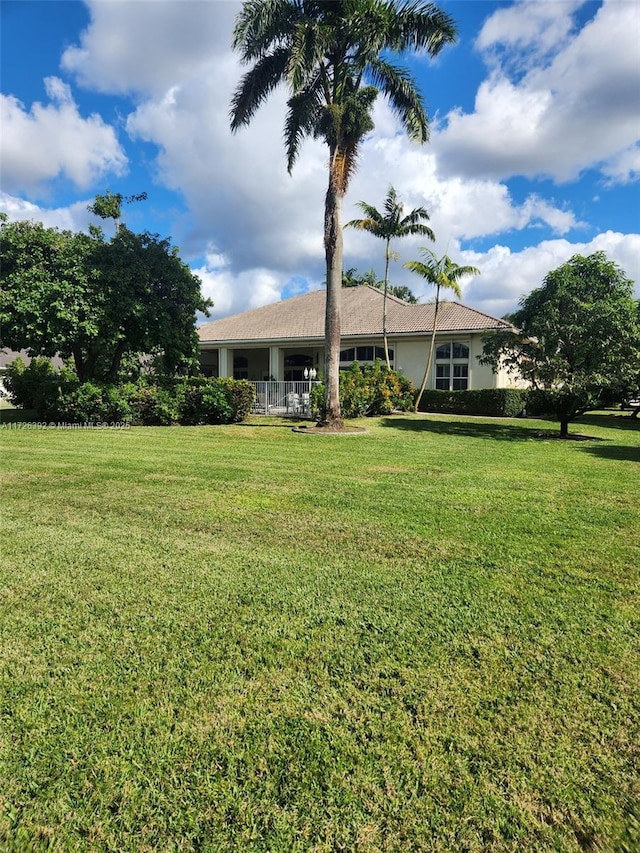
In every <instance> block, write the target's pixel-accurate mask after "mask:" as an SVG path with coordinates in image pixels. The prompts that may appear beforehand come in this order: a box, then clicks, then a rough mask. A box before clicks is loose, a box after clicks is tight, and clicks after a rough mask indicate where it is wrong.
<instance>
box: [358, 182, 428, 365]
mask: <svg viewBox="0 0 640 853" xmlns="http://www.w3.org/2000/svg"><path fill="white" fill-rule="evenodd" d="M358 207H359V208H360V210H361V211H362V212H363V213H364V219H352V220H351V221H350V222H347V225H346V227H347V228H349V227H351V228H357V229H359V230H360V231H368V232H369V234H373V236H374V237H379V238H380V239H381V240H384V242H385V252H384V258H385V264H384V295H383V297H382V339H383V341H384V357H385V359H386V362H387V367H388V368H391V363H390V361H389V342H388V340H387V293H388V292H389V262H390V260H391V258H394V259H395V258H397V255H396V253H395V252H392V251H391V241H392V240H394V239H399V238H400V237H408V236H409V235H410V234H421V235H422V236H424V237H428V238H429V239H430V240H435V236H434V234H433V231H432V230H431V228H429V226H428V225H424V224H423V223H422V222H421V220H426V219H429V214H428V213H427V210H426V208H424V207H416V208H414V209H413V210H412V211H411V213H408V214H407V215H406V216H403V215H402V214H403V213H404V205H403V203H402V202H401V201H399V200H398V196H397V194H396V191H395V189H394V188H393V187H392V186H390V187H389V191H388V192H387V197H386V198H385V200H384V212H383V213H381V212H380V211H379V210H378V209H377V208H375V207H373V206H372V205H370V204H367V203H366V201H359V202H358Z"/></svg>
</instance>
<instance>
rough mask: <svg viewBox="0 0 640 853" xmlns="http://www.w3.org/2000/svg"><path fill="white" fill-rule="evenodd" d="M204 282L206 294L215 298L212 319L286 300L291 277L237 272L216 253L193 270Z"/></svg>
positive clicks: (269, 272) (255, 271) (263, 271)
mask: <svg viewBox="0 0 640 853" xmlns="http://www.w3.org/2000/svg"><path fill="white" fill-rule="evenodd" d="M192 272H194V273H195V274H196V275H197V276H199V277H200V279H201V280H202V293H203V294H204V296H205V297H207V298H209V299H212V300H213V303H214V307H213V308H212V309H211V316H212V317H215V318H217V317H225V316H227V315H228V314H236V313H238V312H240V311H246V310H249V309H250V308H260V307H261V306H262V305H268V304H269V303H271V302H277V301H278V300H280V299H281V298H282V291H283V289H284V287H285V285H286V283H287V277H286V276H284V275H278V274H276V273H274V272H273V271H272V270H267V269H260V268H254V269H248V270H244V271H243V272H240V273H234V272H233V270H231V269H230V268H229V266H228V262H227V260H226V259H225V258H224V257H223V256H221V255H219V254H217V253H215V252H213V253H210V254H208V255H207V257H206V262H205V265H204V266H202V267H200V268H199V269H194V270H192Z"/></svg>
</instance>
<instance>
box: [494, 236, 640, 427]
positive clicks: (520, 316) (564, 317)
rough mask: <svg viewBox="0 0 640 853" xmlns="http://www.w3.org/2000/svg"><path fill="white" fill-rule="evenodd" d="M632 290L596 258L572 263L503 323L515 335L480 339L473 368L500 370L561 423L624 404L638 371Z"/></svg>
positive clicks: (638, 326) (639, 324)
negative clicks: (540, 398)
mask: <svg viewBox="0 0 640 853" xmlns="http://www.w3.org/2000/svg"><path fill="white" fill-rule="evenodd" d="M632 294H633V284H632V282H631V281H630V280H629V278H627V276H626V274H625V273H624V272H623V271H622V270H621V269H620V268H619V267H618V266H617V265H616V264H615V263H614V262H613V261H610V260H608V259H607V257H606V255H605V254H604V252H595V253H594V254H593V255H589V256H588V257H582V256H581V255H574V256H573V257H572V258H571V259H570V260H569V261H567V263H566V264H562V266H560V267H558V269H556V270H553V271H552V272H550V273H548V274H547V276H546V277H545V279H544V283H543V285H542V287H539V288H537V289H536V290H533V291H532V292H531V293H530V294H529V295H528V296H526V297H524V298H523V299H522V300H521V302H520V306H521V307H520V309H519V310H518V311H516V312H515V313H514V314H512V315H511V321H512V322H513V323H514V325H515V326H516V327H517V331H513V332H508V331H506V332H500V333H495V334H493V335H490V336H488V337H487V338H486V340H485V343H484V348H483V355H482V357H481V361H482V362H483V363H484V364H490V365H491V366H492V367H493V369H494V370H497V369H498V367H500V366H502V367H506V369H507V370H510V371H512V372H515V373H517V374H519V375H520V376H522V377H523V378H524V379H526V380H528V381H529V382H530V383H531V386H532V388H534V389H537V390H539V391H540V392H542V393H543V394H544V396H545V398H546V401H547V404H548V405H549V406H550V407H552V410H553V411H554V413H555V414H556V416H557V417H558V420H559V421H560V435H561V437H563V438H566V437H567V436H568V434H569V423H570V421H572V420H573V419H574V418H576V417H577V416H579V415H581V414H583V413H584V412H586V411H588V410H589V409H593V408H597V406H598V405H599V404H600V402H601V400H602V399H603V397H608V398H609V400H611V399H612V397H615V396H616V395H617V396H618V398H619V399H622V397H624V395H625V393H626V392H627V391H628V390H629V389H630V388H632V387H633V385H634V384H635V383H636V381H637V377H638V370H639V366H640V305H639V303H637V302H635V301H634V300H633V297H632Z"/></svg>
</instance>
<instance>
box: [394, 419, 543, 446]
mask: <svg viewBox="0 0 640 853" xmlns="http://www.w3.org/2000/svg"><path fill="white" fill-rule="evenodd" d="M380 423H381V425H382V426H383V427H391V428H393V429H400V430H405V431H407V432H428V433H432V434H436V435H463V436H467V437H469V438H493V439H495V440H496V441H534V440H535V441H539V440H540V439H550V438H556V435H557V434H556V433H555V432H551V431H549V430H548V429H547V430H543V429H541V427H538V426H524V425H522V426H521V425H520V424H514V423H513V422H509V423H505V422H504V421H496V422H495V423H487V422H486V421H478V422H477V423H476V422H474V421H472V420H468V419H465V420H461V421H439V420H438V421H436V420H422V419H420V420H418V419H417V418H416V419H413V418H402V417H393V418H383V419H382V420H381V422H380Z"/></svg>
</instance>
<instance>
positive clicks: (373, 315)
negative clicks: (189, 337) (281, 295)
mask: <svg viewBox="0 0 640 853" xmlns="http://www.w3.org/2000/svg"><path fill="white" fill-rule="evenodd" d="M382 300H383V294H382V291H380V290H378V289H377V288H375V287H370V286H369V285H364V286H360V287H345V288H343V289H342V335H341V337H342V339H343V340H344V339H345V338H356V337H363V336H371V335H381V334H382ZM324 311H325V291H324V290H314V291H311V293H305V294H304V295H303V296H294V297H292V298H291V299H286V300H284V301H283V302H274V303H272V304H271V305H264V306H263V307H262V308H254V309H253V310H251V311H244V312H243V313H242V314H234V315H232V316H230V317H223V318H222V319H221V320H213V321H211V322H210V323H203V324H202V325H201V326H199V327H198V335H199V337H200V341H201V343H205V342H211V343H217V342H232V341H233V342H239V341H246V342H249V341H282V340H299V339H310V338H311V339H313V338H317V339H319V340H322V339H324ZM433 312H434V304H433V303H427V304H424V305H421V304H418V305H410V304H408V303H407V302H403V301H402V300H401V299H397V298H396V297H395V296H388V297H387V333H388V334H389V335H396V336H397V335H412V334H425V333H429V332H431V330H432V328H433ZM500 328H506V329H508V328H511V325H510V324H509V323H507V322H506V321H505V320H500V319H498V318H497V317H492V316H491V315H489V314H484V313H483V312H482V311H476V309H475V308H469V307H467V306H466V305H461V304H460V303H459V302H441V303H440V308H439V310H438V331H439V332H448V331H451V332H459V331H485V330H488V329H500Z"/></svg>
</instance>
